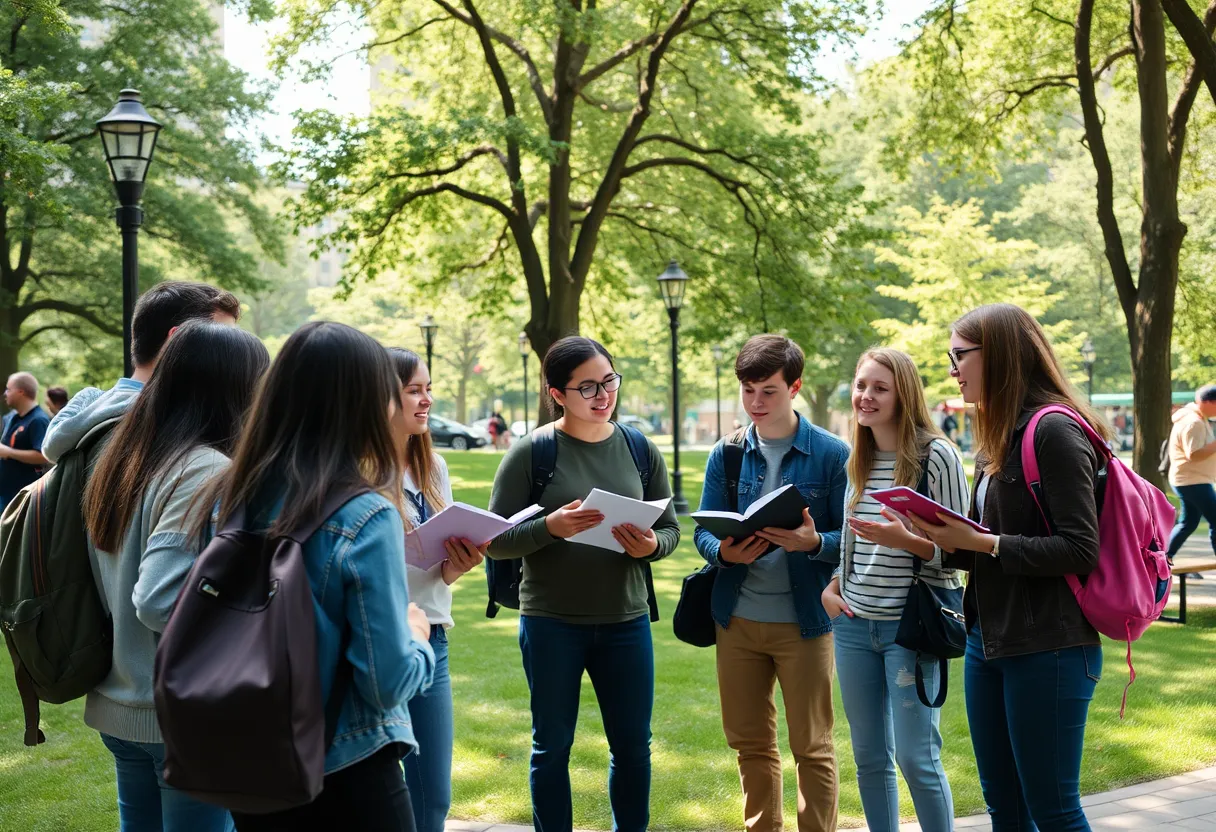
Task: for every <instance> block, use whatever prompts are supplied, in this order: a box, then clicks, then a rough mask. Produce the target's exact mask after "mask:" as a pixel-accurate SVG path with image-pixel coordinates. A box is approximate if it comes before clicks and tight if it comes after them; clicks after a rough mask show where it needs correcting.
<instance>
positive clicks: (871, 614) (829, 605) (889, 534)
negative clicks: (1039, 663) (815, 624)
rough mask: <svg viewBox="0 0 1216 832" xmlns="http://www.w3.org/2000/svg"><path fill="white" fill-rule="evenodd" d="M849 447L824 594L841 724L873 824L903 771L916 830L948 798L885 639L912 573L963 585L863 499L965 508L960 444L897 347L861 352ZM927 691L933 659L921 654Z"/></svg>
mask: <svg viewBox="0 0 1216 832" xmlns="http://www.w3.org/2000/svg"><path fill="white" fill-rule="evenodd" d="M852 401H853V452H852V454H851V455H850V457H849V490H848V491H847V492H846V494H845V506H846V512H845V513H846V525H845V528H844V535H843V540H842V542H841V545H840V551H841V565H840V568H839V569H838V570H837V571H836V576H835V577H833V578H832V582H831V583H829V584H828V588H827V589H825V590H824V591H823V606H824V609H826V610H827V613H828V615H830V616H832V618H833V621H832V631H833V633H834V634H835V638H836V672H837V674H838V675H839V676H840V698H841V700H842V701H843V702H844V712H845V715H846V716H847V717H848V720H849V732H850V734H851V736H852V739H853V758H854V760H855V761H856V763H857V785H858V788H859V789H860V791H861V806H862V809H863V810H864V811H865V816H866V823H867V824H868V825H869V828H870V830H871V832H898V830H899V787H898V785H897V784H896V781H895V766H896V764H897V763H898V765H899V770H900V771H901V772H903V776H904V780H905V781H906V782H907V784H908V790H909V791H910V792H911V793H912V802H913V804H914V805H915V806H916V818H917V820H918V821H920V826H921V829H923V830H925V832H949V830H951V829H953V828H954V800H953V796H952V795H951V793H950V783H949V781H948V780H947V779H946V770H945V768H944V767H943V766H942V759H941V749H942V735H941V732H940V731H939V730H938V725H939V722H940V717H941V711H940V710H938V709H936V708H930V707H928V706H927V705H925V704H924V703H923V702H921V700H920V696H919V695H918V694H917V689H916V669H917V655H916V653H914V652H913V651H911V650H908V649H907V648H906V647H901V646H900V645H898V644H896V643H895V636H896V633H898V632H899V626H900V619H901V618H902V616H903V612H904V602H905V601H906V599H907V597H908V591H909V589H910V588H911V587H912V581H913V565H914V562H915V561H914V559H919V560H920V561H921V564H920V566H921V568H920V572H919V580H922V581H925V582H927V583H928V584H930V585H932V586H936V587H941V588H943V589H955V590H957V589H959V588H961V587H962V585H963V582H962V580H961V577H960V576H959V575H958V574H957V573H955V571H954V570H952V569H945V568H943V566H942V551H941V549H939V548H937V547H936V546H934V545H933V544H932V543H931V542H929V541H928V540H927V539H925V538H924V537H923V536H921V535H919V534H917V533H915V532H913V531H912V530H911V529H910V528H909V526H908V525H906V523H905V522H904V521H903V520H902V519H901V518H899V517H898V515H896V514H895V513H893V512H892V511H890V510H889V509H886V508H884V507H883V506H882V504H881V503H879V502H878V501H877V500H875V499H874V498H873V497H871V496H869V495H870V492H873V491H879V490H882V489H887V488H893V487H895V486H897V485H903V486H907V487H908V488H913V489H915V488H918V487H919V485H920V483H921V482H922V479H924V481H925V482H926V483H927V485H928V488H927V491H928V494H927V496H928V497H930V498H931V499H933V500H935V501H936V502H938V503H940V504H942V505H944V506H946V507H947V508H949V509H950V510H952V511H955V512H957V513H959V514H966V513H967V504H968V491H967V474H966V472H965V471H964V470H963V461H962V459H960V458H959V455H958V452H957V451H955V449H954V446H953V445H951V444H950V442H948V441H947V440H946V439H945V438H944V437H943V436H942V435H941V432H940V431H939V430H938V429H937V427H936V426H934V424H933V421H932V417H931V416H930V415H929V409H928V407H927V405H926V404H925V392H924V389H923V388H922V387H921V381H920V373H918V372H917V369H916V365H915V364H914V363H913V361H912V359H911V358H910V357H909V356H908V355H907V354H905V353H902V352H899V351H898V350H892V349H882V348H879V349H871V350H867V351H866V352H865V353H863V354H862V356H861V359H860V360H859V361H858V362H857V374H856V377H855V378H854V381H853V396H852ZM921 671H922V673H923V676H924V679H925V688H926V692H927V693H928V695H929V696H935V695H936V692H937V690H938V688H939V685H940V680H939V678H938V661H937V659H936V658H933V657H928V658H926V659H925V660H923V661H922V662H921Z"/></svg>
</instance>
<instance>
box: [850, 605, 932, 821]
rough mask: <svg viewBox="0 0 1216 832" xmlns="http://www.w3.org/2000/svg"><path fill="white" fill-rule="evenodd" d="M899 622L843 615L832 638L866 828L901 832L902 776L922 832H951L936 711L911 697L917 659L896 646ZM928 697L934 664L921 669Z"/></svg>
mask: <svg viewBox="0 0 1216 832" xmlns="http://www.w3.org/2000/svg"><path fill="white" fill-rule="evenodd" d="M898 629H899V622H898V621H870V620H868V619H865V618H861V617H860V616H858V617H854V618H849V617H848V616H845V615H841V616H839V617H837V618H836V619H834V620H833V621H832V630H833V632H834V633H835V635H836V675H837V676H838V677H839V678H840V698H841V699H842V700H843V702H844V712H845V716H846V717H848V720H849V734H850V736H851V737H852V739H853V759H854V760H855V761H856V763H857V786H858V788H859V789H860V791H861V806H862V809H863V811H864V812H865V815H866V823H867V824H868V825H869V827H870V829H871V830H872V831H873V832H897V831H898V829H899V788H898V786H897V785H896V783H895V765H896V763H898V764H899V770H900V771H901V772H903V775H904V780H905V781H907V783H908V791H909V792H911V794H912V803H913V805H915V807H916V819H917V820H918V821H920V828H921V829H923V830H924V832H949V830H952V829H953V828H954V799H953V797H952V796H951V794H950V784H949V783H948V782H947V780H946V770H945V769H944V768H943V767H942V758H941V750H942V735H941V733H940V732H939V731H938V721H939V719H940V717H941V711H940V710H935V709H933V708H928V707H925V705H923V704H922V703H921V701H920V698H919V697H918V696H917V695H916V654H915V653H913V652H912V651H911V650H908V649H906V648H904V647H900V646H899V645H898V644H896V643H895V633H896V631H898ZM921 665H922V667H923V672H924V676H925V688H926V693H928V694H929V696H930V697H932V696H936V694H937V677H938V671H937V660H936V659H929V660H927V661H924V662H922V663H921Z"/></svg>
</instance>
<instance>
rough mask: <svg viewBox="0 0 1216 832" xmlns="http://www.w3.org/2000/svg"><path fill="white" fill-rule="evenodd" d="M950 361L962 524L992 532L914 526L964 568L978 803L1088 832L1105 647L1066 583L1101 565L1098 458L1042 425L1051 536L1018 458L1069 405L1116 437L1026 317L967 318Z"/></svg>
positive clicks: (1082, 439) (1065, 422)
mask: <svg viewBox="0 0 1216 832" xmlns="http://www.w3.org/2000/svg"><path fill="white" fill-rule="evenodd" d="M950 363H951V367H952V369H951V375H952V376H954V378H955V379H956V380H957V381H958V385H959V389H960V391H961V392H962V396H963V400H964V401H966V402H968V403H969V404H974V405H975V406H976V448H977V454H976V461H975V485H974V492H973V496H972V500H971V506H972V509H971V517H972V519H974V520H978V521H980V522H981V523H982V524H983V525H984V526H986V527H987V528H988V529H989V530H990V532H991V533H990V534H985V533H982V532H978V531H976V530H975V529H973V528H972V527H970V526H968V525H966V524H965V523H962V522H958V521H954V520H951V519H949V518H946V517H944V516H943V517H941V519H942V522H943V523H944V525H933V524H929V523H926V522H924V521H922V520H920V519H918V518H916V517H915V516H912V517H910V519H911V520H912V522H913V523H915V524H916V525H917V526H918V527H920V528H921V530H922V531H924V532H925V533H926V535H927V536H928V537H929V538H930V539H931V540H932V541H933V542H934V543H935V544H936V545H937V546H939V547H941V549H942V550H943V551H945V552H947V553H948V554H947V555H946V556H945V557H944V561H945V565H946V566H947V567H951V568H956V569H965V570H967V571H968V572H969V573H970V578H969V579H968V581H967V592H966V595H965V599H964V610H965V612H966V615H967V630H968V636H967V655H966V659H965V660H964V675H965V681H966V685H965V688H966V698H967V719H968V722H969V723H970V724H971V743H972V745H973V746H974V748H975V761H976V765H977V767H978V769H979V775H980V786H981V787H982V788H983V791H984V801H985V802H986V803H987V804H988V812H989V814H990V815H991V816H992V828H993V829H994V830H996V832H1005V831H1006V830H1019V829H1035V828H1038V829H1039V830H1041V831H1042V832H1084V830H1088V829H1089V828H1090V827H1089V822H1088V821H1087V820H1086V819H1085V812H1084V810H1083V809H1082V808H1081V798H1080V774H1081V749H1082V745H1083V741H1084V739H1085V723H1086V720H1087V718H1088V714H1089V702H1090V700H1091V699H1092V698H1093V694H1094V688H1095V686H1096V684H1097V681H1098V678H1099V677H1100V676H1101V675H1102V648H1101V646H1100V644H1099V640H1098V633H1097V632H1096V631H1095V630H1094V628H1093V627H1092V626H1091V625H1090V623H1089V622H1088V621H1087V620H1086V619H1085V616H1084V615H1083V614H1082V612H1081V608H1080V606H1079V605H1078V604H1077V601H1076V598H1075V597H1074V596H1073V593H1072V590H1071V589H1069V587H1068V583H1067V582H1066V581H1065V577H1064V576H1065V575H1087V574H1089V573H1090V572H1092V571H1093V569H1094V567H1095V566H1096V565H1097V562H1098V501H1097V496H1096V493H1095V483H1096V480H1097V475H1098V466H1099V457H1098V455H1097V453H1096V451H1095V450H1094V447H1093V445H1092V444H1091V443H1090V440H1089V439H1088V438H1087V437H1086V435H1085V433H1084V432H1083V430H1082V428H1081V426H1080V425H1078V424H1077V422H1076V421H1074V420H1073V419H1072V418H1070V417H1069V416H1067V415H1064V414H1058V413H1053V414H1049V415H1047V416H1045V417H1043V420H1042V421H1041V422H1040V423H1039V424H1038V427H1037V429H1036V430H1035V433H1034V450H1035V458H1036V459H1037V460H1038V463H1039V468H1040V475H1041V476H1040V479H1041V499H1042V502H1043V506H1044V509H1045V510H1046V512H1047V516H1048V517H1049V518H1050V520H1051V526H1050V527H1049V526H1048V524H1047V522H1046V521H1045V520H1044V518H1043V515H1042V514H1041V513H1040V512H1039V509H1038V507H1037V506H1036V504H1035V500H1034V497H1033V496H1032V495H1031V492H1030V489H1029V488H1028V487H1027V483H1026V477H1025V475H1024V473H1023V471H1022V455H1021V453H1022V443H1023V442H1024V441H1027V437H1026V428H1027V424H1028V423H1029V421H1030V419H1031V417H1032V416H1033V415H1034V413H1035V412H1036V411H1038V410H1040V409H1042V408H1044V407H1047V406H1048V405H1053V404H1058V405H1064V406H1065V407H1067V408H1069V409H1071V410H1072V411H1073V412H1074V413H1076V414H1078V418H1082V419H1084V420H1085V421H1086V422H1088V423H1089V425H1090V426H1091V427H1092V428H1093V429H1094V430H1095V431H1096V432H1097V433H1098V434H1099V435H1101V436H1102V437H1104V438H1107V439H1109V437H1110V436H1111V432H1110V429H1109V428H1108V427H1107V426H1106V425H1105V424H1104V423H1103V422H1102V421H1101V420H1100V419H1099V418H1098V417H1097V415H1096V414H1095V413H1094V412H1093V411H1092V410H1091V409H1090V408H1089V407H1088V406H1086V404H1085V403H1084V402H1083V401H1082V399H1081V398H1080V396H1078V395H1077V393H1076V391H1075V390H1073V387H1072V385H1071V384H1069V382H1068V381H1067V379H1066V377H1065V375H1064V371H1063V369H1062V368H1061V366H1060V362H1059V359H1057V358H1056V356H1055V353H1054V352H1053V351H1052V348H1051V343H1050V342H1049V341H1048V339H1047V335H1046V333H1044V332H1043V328H1042V327H1041V326H1039V324H1038V322H1037V321H1035V319H1034V318H1033V317H1031V315H1030V314H1029V313H1027V312H1026V311H1025V310H1023V309H1020V308H1018V307H1016V306H1012V305H1010V304H1004V303H1002V304H993V305H991V306H982V307H980V308H979V309H976V310H974V311H972V312H968V313H967V314H966V315H964V316H963V317H962V318H960V319H959V320H958V321H957V322H955V324H954V329H953V332H952V333H951V337H950Z"/></svg>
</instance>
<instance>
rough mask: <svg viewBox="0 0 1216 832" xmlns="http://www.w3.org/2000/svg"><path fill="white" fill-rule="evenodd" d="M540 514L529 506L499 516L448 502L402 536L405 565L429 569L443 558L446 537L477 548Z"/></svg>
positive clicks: (535, 506) (535, 508)
mask: <svg viewBox="0 0 1216 832" xmlns="http://www.w3.org/2000/svg"><path fill="white" fill-rule="evenodd" d="M540 511H541V507H540V506H538V505H536V504H535V503H533V504H532V505H530V506H528V507H527V508H525V509H523V510H521V511H517V512H516V513H515V514H512V515H511V516H510V517H499V516H498V515H497V514H495V513H494V512H492V511H486V510H485V509H484V508H478V507H477V506H471V505H469V504H468V503H452V504H451V505H450V506H447V507H446V508H444V510H443V511H441V512H439V513H438V514H436V515H435V516H434V517H432V518H431V519H430V520H427V521H426V522H425V523H423V524H422V525H421V526H419V527H418V528H416V529H413V530H412V531H410V533H409V534H407V535H406V536H405V562H406V563H408V564H410V565H411V566H417V567H418V568H419V569H430V568H431V567H432V566H434V565H435V564H437V563H439V562H440V561H442V560H444V559H446V558H447V556H448V554H447V550H446V549H445V548H444V545H443V544H444V542H445V541H447V540H449V539H450V538H453V537H456V538H463V539H465V540H469V541H471V542H473V543H476V544H477V545H479V546H480V545H481V544H483V543H488V542H489V541H491V540H493V539H494V538H496V537H498V536H499V535H500V534H502V533H503V532H505V531H507V530H508V529H512V528H514V527H515V526H518V525H519V524H520V523H522V522H523V521H525V520H527V519H528V518H529V517H532V516H534V515H536V514H538V513H539V512H540Z"/></svg>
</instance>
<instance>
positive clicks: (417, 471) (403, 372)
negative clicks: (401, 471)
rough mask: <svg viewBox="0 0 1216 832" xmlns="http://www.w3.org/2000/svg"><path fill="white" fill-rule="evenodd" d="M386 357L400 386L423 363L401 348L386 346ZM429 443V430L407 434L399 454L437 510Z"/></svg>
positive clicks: (435, 471) (439, 501)
mask: <svg viewBox="0 0 1216 832" xmlns="http://www.w3.org/2000/svg"><path fill="white" fill-rule="evenodd" d="M388 357H389V360H391V361H392V362H393V370H394V371H396V373H397V379H398V380H399V381H400V382H401V386H402V387H405V386H407V385H408V384H409V383H410V382H411V381H412V380H413V378H414V373H416V372H417V371H418V367H419V365H421V364H422V359H421V358H420V357H419V356H418V353H416V352H414V351H413V350H407V349H403V348H401V347H389V348H388ZM432 444H433V443H432V442H431V432H430V431H429V430H428V431H427V432H426V433H419V434H410V435H409V436H407V437H406V439H405V449H404V450H403V451H402V457H403V459H404V461H405V470H406V471H408V472H409V475H410V477H411V478H412V479H413V480H414V484H415V485H417V486H418V488H419V490H420V491H422V496H423V497H425V498H426V501H427V504H428V505H430V507H431V508H433V509H435V510H437V511H438V510H440V509H442V508H443V491H441V490H440V488H439V466H437V465H436V464H435V451H434V449H433V446H432ZM406 526H407V528H408V526H409V520H408V519H407V520H406Z"/></svg>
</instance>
